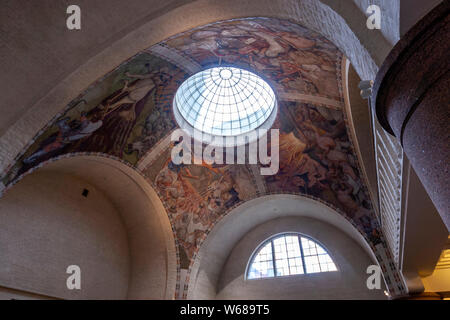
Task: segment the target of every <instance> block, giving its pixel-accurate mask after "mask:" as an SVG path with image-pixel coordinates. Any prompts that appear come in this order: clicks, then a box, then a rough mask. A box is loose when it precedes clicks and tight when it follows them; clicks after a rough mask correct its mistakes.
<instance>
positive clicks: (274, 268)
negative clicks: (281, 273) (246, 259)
mask: <svg viewBox="0 0 450 320" xmlns="http://www.w3.org/2000/svg"><path fill="white" fill-rule="evenodd" d="M270 244H271V246H272V266H273V276H274V277H276V276H277V269H276V267H275V247H274V245H273V240H270Z"/></svg>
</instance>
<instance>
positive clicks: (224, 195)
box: [1, 18, 403, 291]
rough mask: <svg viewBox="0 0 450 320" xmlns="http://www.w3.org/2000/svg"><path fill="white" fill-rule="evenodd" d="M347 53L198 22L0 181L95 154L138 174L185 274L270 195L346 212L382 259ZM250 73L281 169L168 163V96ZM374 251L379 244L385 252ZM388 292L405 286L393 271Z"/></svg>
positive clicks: (92, 89)
mask: <svg viewBox="0 0 450 320" xmlns="http://www.w3.org/2000/svg"><path fill="white" fill-rule="evenodd" d="M344 59H345V58H344V57H343V55H342V53H340V51H339V50H338V49H337V48H336V47H335V46H334V45H333V44H332V43H331V42H330V41H328V40H327V39H326V38H324V37H323V36H321V35H319V34H317V33H315V32H312V31H310V30H308V29H306V28H305V27H302V26H300V25H298V24H295V23H293V22H290V21H287V20H280V19H274V18H247V19H235V20H229V21H223V22H218V23H213V24H209V25H206V26H202V27H199V28H196V29H192V30H190V31H187V32H184V33H182V34H178V35H176V36H173V37H171V38H169V39H167V40H165V41H163V42H161V43H159V44H156V45H154V46H152V47H150V48H148V49H146V50H144V51H142V52H140V53H139V54H137V55H136V56H134V57H132V58H130V59H129V60H128V61H126V62H124V63H123V64H121V65H120V66H118V67H117V68H116V69H115V70H113V71H111V72H110V73H108V74H106V75H105V76H104V77H103V78H101V79H99V80H98V81H96V82H95V83H93V84H92V85H91V86H89V88H87V89H86V90H85V91H84V92H83V93H81V94H80V95H79V96H78V97H77V98H75V99H74V100H73V101H72V102H71V103H70V104H69V105H67V106H66V107H65V109H64V111H62V112H61V113H60V114H58V115H57V116H56V117H55V119H54V120H53V121H51V122H50V123H49V124H48V125H47V126H46V127H45V128H43V129H42V130H41V131H40V132H39V134H38V135H36V137H35V138H34V139H33V141H32V142H30V144H29V145H28V146H27V148H25V149H24V150H23V152H22V153H21V154H20V155H19V156H18V157H17V158H16V161H15V164H14V165H13V166H12V167H11V168H10V169H9V170H8V172H7V173H6V174H5V175H4V176H3V177H2V178H1V181H2V182H3V184H4V185H6V186H11V185H12V184H14V183H15V182H16V181H18V179H20V177H22V176H23V175H24V174H25V173H27V172H30V171H32V170H34V169H35V168H36V167H37V166H39V165H41V164H43V163H44V162H46V161H49V160H53V159H56V158H58V157H61V156H67V155H76V154H80V153H83V154H102V155H105V156H108V157H112V158H115V159H119V160H121V161H124V162H127V163H128V164H129V165H131V166H133V167H135V168H136V170H139V171H140V172H142V173H143V175H144V176H145V177H146V178H147V179H148V181H149V182H150V183H151V184H152V185H153V186H154V188H155V190H156V191H157V192H158V194H159V196H160V198H161V200H162V202H163V204H164V206H165V207H166V210H167V213H168V215H169V218H170V220H171V222H172V228H173V229H174V233H175V236H176V239H177V242H178V250H179V254H180V266H179V267H180V268H188V267H189V265H190V263H191V262H192V258H193V257H194V256H195V253H196V252H197V250H198V248H199V246H200V244H201V242H202V240H203V239H204V238H205V237H206V235H207V234H208V232H209V231H210V230H211V229H212V228H213V227H214V225H215V223H216V222H217V221H218V220H219V219H220V218H221V217H223V216H224V215H225V214H226V213H227V212H229V211H230V210H231V209H232V208H234V207H236V206H238V205H240V204H242V203H243V202H245V201H247V200H250V199H253V198H256V197H259V196H262V195H266V194H273V193H293V194H302V195H306V196H309V197H311V198H313V199H316V200H318V201H321V202H324V203H326V204H327V205H328V206H330V207H332V208H334V209H335V210H336V211H337V212H339V213H340V214H342V215H343V216H344V217H346V218H347V219H348V221H349V222H350V223H352V224H353V225H354V226H355V227H356V228H357V229H358V230H359V231H360V232H361V233H362V235H363V236H364V237H365V239H366V240H367V241H368V243H369V244H370V245H371V246H372V248H373V249H374V251H375V252H377V250H382V251H383V252H382V253H379V254H378V253H377V258H378V259H379V260H380V263H381V264H384V265H385V266H386V267H387V268H390V272H388V273H389V274H395V267H393V266H392V265H390V264H391V263H390V255H389V252H388V251H387V250H386V251H384V249H380V248H385V246H384V240H383V236H382V234H381V231H380V228H379V225H378V222H377V221H378V220H377V217H376V215H375V212H374V210H373V206H372V204H371V199H370V197H369V194H368V192H367V186H366V184H365V181H366V180H365V177H364V176H363V174H362V170H361V168H360V163H359V160H358V157H357V153H356V152H355V145H354V144H353V141H352V139H351V138H350V137H351V135H350V134H349V126H348V123H347V115H346V113H345V108H344V103H345V102H344V92H343V90H344V87H343V82H344V81H346V79H344V78H343V75H344V74H345V73H344V72H343V70H344V68H343V61H344ZM220 64H222V65H233V66H238V67H242V68H245V69H249V70H251V71H253V72H255V73H257V74H259V75H260V76H262V77H263V78H264V79H266V80H267V81H268V82H269V84H271V85H272V87H273V88H274V90H275V93H276V95H277V98H278V104H279V109H278V115H277V118H276V120H275V123H274V125H273V128H277V129H280V170H279V172H278V173H277V174H276V175H273V176H262V175H261V174H260V170H259V169H260V168H259V166H258V165H237V164H236V165H213V166H209V165H187V166H186V165H175V164H174V163H173V162H172V161H171V159H170V150H171V146H172V145H171V143H170V134H171V132H172V131H173V130H174V129H176V128H177V123H176V121H175V120H174V117H173V110H172V100H173V97H174V94H175V92H176V90H177V88H178V86H179V85H180V84H181V83H182V82H183V80H184V79H186V78H187V77H188V76H190V75H192V74H193V73H195V72H197V71H200V70H202V69H205V68H207V67H209V66H216V65H220ZM380 245H381V247H380ZM391 280H392V283H388V285H393V283H395V282H397V286H398V290H399V291H402V290H403V288H402V285H401V284H399V283H398V282H399V281H398V279H397V278H396V277H395V275H394V279H391Z"/></svg>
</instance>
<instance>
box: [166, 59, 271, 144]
mask: <svg viewBox="0 0 450 320" xmlns="http://www.w3.org/2000/svg"><path fill="white" fill-rule="evenodd" d="M174 104H175V105H174V108H175V111H176V115H177V113H179V114H180V115H181V116H182V118H183V120H184V121H181V122H183V123H180V121H178V119H177V121H178V122H179V124H180V126H181V127H182V128H183V129H185V128H184V127H185V126H186V125H187V126H190V127H192V128H193V129H196V130H199V131H201V132H203V133H206V134H209V135H212V136H238V135H242V134H245V133H248V132H250V131H252V130H255V129H258V128H259V127H261V125H263V124H264V123H265V122H267V120H268V119H269V118H271V115H272V114H273V113H274V110H275V108H276V99H275V94H274V92H273V90H272V88H271V87H270V86H269V84H268V83H267V82H266V81H264V80H263V79H262V78H261V77H259V76H258V75H256V74H254V73H252V72H250V71H247V70H243V69H239V68H234V67H214V68H210V69H207V70H203V71H201V72H198V73H196V74H194V75H193V76H191V77H190V78H188V79H187V80H186V81H184V82H183V83H182V85H181V86H180V88H179V89H178V91H177V93H176V95H175V100H174ZM272 118H273V117H272ZM272 122H273V119H272ZM271 124H272V123H270V125H271ZM267 129H268V128H267Z"/></svg>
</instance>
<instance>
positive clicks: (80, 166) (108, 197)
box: [0, 154, 177, 299]
mask: <svg viewBox="0 0 450 320" xmlns="http://www.w3.org/2000/svg"><path fill="white" fill-rule="evenodd" d="M59 180H60V181H61V182H63V181H64V183H66V184H65V185H66V186H67V192H65V191H61V195H62V196H68V197H69V198H72V199H75V198H76V197H79V194H77V195H74V194H73V193H74V192H72V191H73V190H78V189H73V188H72V186H71V185H72V183H73V184H74V185H77V188H79V187H80V186H81V185H84V184H85V185H87V186H89V187H86V188H87V190H92V191H93V192H90V193H91V194H92V195H94V196H95V195H96V194H99V195H101V197H102V199H105V203H107V204H106V205H105V207H101V208H97V209H98V210H97V211H95V210H94V211H92V212H93V213H94V214H93V216H85V215H83V214H82V213H81V214H80V216H79V217H78V218H77V219H79V220H80V221H81V222H82V223H84V225H85V228H84V229H83V230H82V231H80V233H81V232H84V233H83V235H86V240H84V239H83V238H84V237H83V238H82V239H79V241H80V242H81V243H83V242H84V241H86V244H85V246H86V247H87V248H88V249H89V248H91V249H92V247H96V246H99V248H101V247H103V246H104V248H105V250H106V251H105V254H106V255H110V256H113V258H114V256H115V252H114V250H115V249H117V248H118V246H119V247H120V248H119V249H120V250H121V253H120V255H121V257H120V259H119V260H120V261H122V262H121V263H122V265H123V268H122V269H121V270H122V274H121V275H120V277H119V276H117V274H115V275H116V276H117V277H116V278H117V279H122V282H123V284H122V289H121V292H123V295H122V296H114V295H111V294H109V293H108V290H111V289H114V285H113V284H111V283H109V284H106V285H105V286H104V291H103V292H102V291H99V292H97V291H95V289H94V288H91V291H87V293H83V290H82V291H80V295H77V293H73V292H71V293H67V292H65V291H64V290H63V289H64V288H63V289H61V288H58V289H55V288H47V287H45V285H42V283H39V281H36V279H35V281H28V283H30V284H31V286H33V285H35V287H30V288H26V287H22V288H13V289H16V290H22V291H25V292H26V291H30V292H33V291H34V292H35V293H36V294H38V295H39V294H41V295H44V296H50V297H56V298H69V299H70V298H77V299H78V298H88V299H103V298H105V297H109V298H114V299H116V298H120V299H123V298H129V299H173V298H174V296H175V286H176V276H177V270H176V266H177V257H176V256H177V254H176V250H177V249H176V247H175V240H174V237H173V232H172V228H171V223H170V221H169V217H168V216H167V213H166V211H165V209H164V206H163V204H162V203H161V201H160V199H159V197H158V196H157V194H156V192H155V191H154V189H153V188H152V186H151V185H150V184H149V183H148V182H147V181H146V179H145V178H144V177H143V176H142V175H141V174H140V173H139V172H138V171H137V170H135V169H134V168H132V167H131V166H129V165H127V164H126V163H124V162H123V161H120V160H116V159H112V158H111V157H106V156H104V155H103V156H102V155H100V154H98V155H92V154H91V155H89V154H68V155H64V156H62V157H59V158H53V159H51V160H49V161H47V162H45V163H44V164H42V165H41V166H39V167H38V168H34V169H32V170H30V171H29V172H27V173H25V174H23V175H22V176H21V177H20V178H19V179H18V180H17V181H16V182H15V184H14V185H12V186H10V187H9V188H8V190H7V191H6V192H5V194H4V195H3V197H2V198H0V214H3V215H5V216H7V212H8V211H9V212H11V213H16V212H18V214H19V215H20V214H22V215H25V216H29V217H28V218H32V217H33V216H32V215H33V213H34V211H33V209H34V208H30V207H25V208H22V209H23V210H19V209H20V208H14V209H15V210H10V209H11V208H10V206H11V204H13V203H18V202H19V201H20V197H22V194H24V197H27V194H28V193H30V192H31V194H29V197H28V198H35V197H38V196H39V194H40V189H41V188H40V181H43V184H42V186H43V187H42V189H45V188H46V187H47V186H48V185H49V184H52V183H55V182H56V184H57V182H58V181H59ZM44 182H45V183H44ZM60 184H61V183H60ZM27 185H28V186H27ZM24 187H28V189H27V190H28V193H27V192H23V190H22V189H24ZM60 187H61V186H60ZM25 189H26V188H25ZM15 190H17V192H16V191H15ZM25 191H26V190H25ZM54 191H55V190H54ZM69 191H70V194H66V195H64V193H68V192H69ZM55 192H56V193H57V194H59V192H58V190H56V191H55ZM80 192H81V191H80ZM74 197H75V198H74ZM9 198H12V200H11V201H9ZM80 199H82V198H80ZM80 199H78V200H77V201H80ZM17 200H19V201H17ZM25 200H26V201H28V200H29V199H25ZM34 200H36V199H34ZM37 200H39V199H37ZM66 200H67V199H66ZM26 201H25V202H26ZM51 201H52V200H49V202H51ZM35 202H36V201H35ZM37 202H39V201H37ZM41 202H42V201H41ZM30 203H33V201H31V202H30ZM108 203H109V204H108ZM19 206H20V205H19ZM69 206H72V207H77V203H76V202H71V203H69ZM51 207H53V209H55V208H56V207H57V206H51ZM108 208H110V211H114V212H116V214H117V216H118V217H113V216H114V214H112V215H111V217H113V218H114V219H115V220H117V223H116V225H117V228H118V229H117V230H119V231H117V232H118V237H120V235H121V237H122V238H123V239H122V240H123V241H122V243H121V244H116V243H115V242H114V237H112V238H111V232H112V231H111V230H106V231H105V232H106V233H108V234H109V235H110V237H109V238H108V239H110V240H105V241H104V242H98V243H97V242H96V239H97V238H101V234H102V228H104V229H108V228H109V224H108V219H103V220H101V221H103V222H101V221H100V222H101V223H100V222H99V223H97V224H95V223H94V224H92V223H91V222H92V221H91V220H94V222H95V221H96V219H97V217H96V214H95V213H96V212H98V213H100V214H101V213H102V212H101V211H108V210H109V209H108ZM61 210H63V209H61ZM49 211H57V210H49ZM62 213H64V210H63V211H62ZM65 216H66V215H63V217H62V218H61V219H64V217H65ZM9 218H11V215H9ZM47 218H48V219H51V220H58V212H54V213H52V212H49V215H48V217H46V218H42V219H41V220H43V221H41V222H42V223H43V228H41V227H38V229H37V230H41V232H33V234H36V235H37V237H38V238H39V237H44V235H43V232H44V231H45V233H46V234H48V236H45V237H50V238H52V237H53V234H58V233H59V232H62V231H64V230H59V231H58V230H54V229H50V230H43V229H46V227H45V225H46V223H45V219H47ZM37 220H39V219H37ZM11 223H12V222H11ZM11 223H7V224H4V225H5V226H6V225H10V224H11ZM49 225H53V224H49ZM102 225H104V227H102ZM59 226H60V227H61V228H62V229H64V223H63V220H62V223H61V224H59ZM35 231H36V230H35ZM96 232H98V233H99V234H100V235H96ZM67 233H74V234H77V232H76V230H75V231H74V230H72V229H70V228H68V231H67ZM19 237H20V236H18V239H19ZM55 239H56V238H55ZM55 239H54V240H55ZM3 240H4V243H3V245H9V243H10V242H11V241H12V240H11V239H10V238H8V239H6V240H7V241H6V240H5V239H3ZM63 240H64V237H63ZM72 240H73V241H76V240H74V239H72ZM55 241H56V240H55ZM64 241H65V240H64ZM89 241H91V242H89ZM109 242H111V243H112V244H111V245H110V243H109ZM11 243H13V244H14V243H15V241H12V242H11ZM51 247H52V246H51V245H49V246H48V247H46V246H45V245H44V246H42V247H41V248H40V249H39V248H38V249H37V250H38V252H40V251H42V252H41V253H42V254H43V255H48V256H49V259H50V261H52V260H51V259H55V260H58V259H59V257H61V256H62V257H63V258H64V256H65V255H64V254H60V253H61V252H60V251H58V250H59V249H61V248H59V247H58V246H56V249H55V246H53V249H54V250H55V253H56V255H53V253H52V252H51V250H53V249H52V248H51ZM74 248H75V249H74V250H75V257H77V254H78V256H79V257H80V259H81V260H82V261H84V260H83V259H84V258H86V257H84V256H83V254H84V251H83V250H81V251H80V252H81V253H77V252H76V249H77V245H75V246H74ZM20 250H22V251H23V252H26V251H27V250H26V249H23V248H20ZM20 250H19V251H20ZM22 251H21V252H22ZM86 251H89V250H86ZM91 251H92V250H91ZM95 253H96V254H98V255H102V254H103V252H102V251H101V250H96V251H95ZM9 258H12V257H9ZM93 259H94V260H95V257H94V258H93ZM13 260H15V259H13ZM18 260H19V261H22V262H23V263H24V264H26V262H27V261H28V260H27V258H26V257H23V256H22V257H20V256H19V257H18ZM113 260H114V259H113ZM8 261H11V259H5V260H4V263H6V264H7V263H9V262H8ZM54 262H55V261H54ZM62 262H65V260H63V261H59V263H58V262H57V261H56V262H55V263H54V264H53V265H52V267H53V266H55V265H59V264H61V263H62ZM91 266H92V267H93V268H94V269H96V268H98V270H94V271H92V270H90V269H89V267H87V268H86V269H83V268H82V272H83V273H86V274H93V275H96V276H101V275H102V274H103V273H102V272H103V270H104V269H102V267H105V266H104V265H102V264H101V263H100V264H97V265H95V264H93V265H91ZM28 267H31V266H28ZM62 271H63V272H62V273H63V277H65V270H62ZM16 272H19V273H20V270H18V271H17V270H16ZM126 272H128V274H125V273H126ZM44 273H45V272H44ZM39 274H40V271H39V272H37V276H35V278H37V279H38V280H39ZM8 276H10V273H8ZM54 280H55V282H56V283H58V282H57V280H56V279H54ZM110 280H113V279H110ZM86 281H87V280H86ZM101 282H102V281H100V287H101ZM64 283H65V282H64ZM90 283H92V284H97V285H99V282H98V281H95V280H92V279H90V281H89V284H90ZM89 284H87V285H89ZM12 285H17V284H16V283H12ZM124 290H126V291H124ZM112 291H113V290H112ZM84 292H86V290H85V291H84ZM83 294H86V296H83Z"/></svg>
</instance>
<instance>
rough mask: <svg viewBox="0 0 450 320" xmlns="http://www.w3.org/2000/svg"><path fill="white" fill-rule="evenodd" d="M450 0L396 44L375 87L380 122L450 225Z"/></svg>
mask: <svg viewBox="0 0 450 320" xmlns="http://www.w3.org/2000/svg"><path fill="white" fill-rule="evenodd" d="M449 11H450V1H449V0H444V1H443V2H442V3H441V4H440V5H439V6H437V7H436V8H435V9H433V11H431V12H430V13H429V14H428V15H427V16H425V17H424V18H423V19H422V20H421V21H420V22H419V23H417V24H416V25H415V26H414V27H413V28H412V29H411V30H410V31H409V32H408V33H407V34H406V35H405V36H404V37H403V38H402V39H401V40H400V41H399V42H398V43H397V45H396V46H395V47H394V49H393V50H392V51H391V52H390V54H389V55H388V57H387V58H386V61H385V62H384V63H383V65H382V66H381V68H380V71H379V73H378V75H377V78H376V80H375V84H374V87H373V97H374V99H372V108H374V110H375V112H376V115H377V118H378V120H379V122H380V124H381V125H382V126H383V128H384V129H385V130H387V131H388V132H389V133H390V134H393V135H395V137H396V138H397V139H398V140H399V141H400V143H401V144H402V146H403V149H404V151H405V153H406V155H407V157H408V159H409V160H410V162H411V164H412V166H413V168H414V170H415V171H416V173H417V175H418V176H419V179H420V180H421V181H422V183H423V185H424V187H425V189H426V190H427V192H428V195H429V196H430V198H431V199H432V201H433V203H434V205H435V206H436V209H437V210H438V211H439V214H440V215H441V217H442V220H443V221H444V223H445V224H446V226H447V229H448V230H450V208H449V203H450V185H449V181H450V177H449V174H448V169H449V161H450V152H449V150H450V138H449V136H450V130H449V122H450V94H449V87H450V23H449V22H450V17H449Z"/></svg>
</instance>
